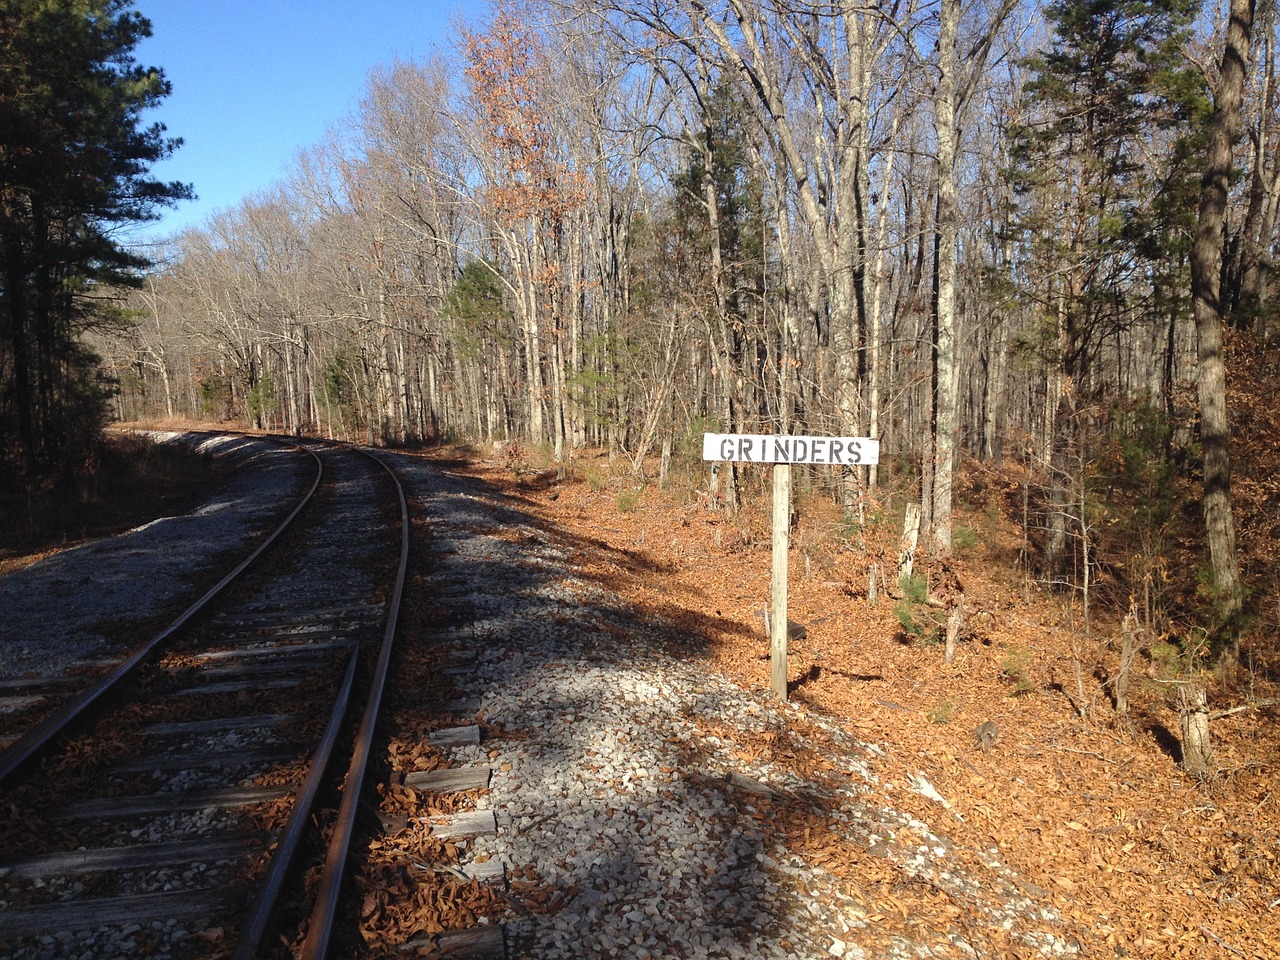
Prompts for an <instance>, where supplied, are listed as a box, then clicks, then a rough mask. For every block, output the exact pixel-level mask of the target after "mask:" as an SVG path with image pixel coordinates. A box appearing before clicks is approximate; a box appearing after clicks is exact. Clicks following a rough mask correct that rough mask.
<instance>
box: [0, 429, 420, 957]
mask: <svg viewBox="0 0 1280 960" xmlns="http://www.w3.org/2000/svg"><path fill="white" fill-rule="evenodd" d="M311 455H312V456H313V457H314V458H315V462H316V478H315V482H314V484H313V486H312V487H311V490H310V491H309V492H308V494H307V496H306V497H305V498H304V499H303V501H301V502H299V503H298V505H297V507H296V508H295V509H294V510H293V512H292V513H290V514H289V517H288V519H287V520H286V521H285V523H284V524H282V525H281V527H280V528H279V529H278V530H277V531H276V532H275V533H273V534H272V535H271V536H270V538H269V539H268V541H267V542H265V543H264V544H263V546H262V547H261V548H260V549H259V550H258V551H257V552H255V554H254V555H253V557H251V558H249V560H247V561H246V562H245V563H243V564H241V565H239V566H238V567H237V568H236V569H235V570H233V571H232V572H230V573H229V574H228V575H227V576H226V577H225V578H224V579H223V580H222V581H221V582H220V583H219V584H218V585H217V587H215V588H214V589H213V590H211V591H209V593H208V594H206V595H205V596H204V597H202V598H201V600H200V601H199V602H198V603H196V604H195V605H193V606H192V607H191V608H189V609H188V610H187V611H186V612H184V613H183V614H182V615H181V616H180V617H179V618H178V619H177V621H175V622H174V623H173V624H171V625H170V626H169V627H168V628H166V629H165V630H163V631H161V632H160V633H159V634H158V635H157V636H156V637H154V638H152V639H151V640H150V641H149V642H147V643H146V644H143V645H142V646H140V647H139V648H138V649H137V650H136V651H135V652H134V653H133V654H132V655H131V656H130V657H128V658H127V659H126V660H125V662H124V663H122V664H121V665H120V666H119V667H118V668H116V669H114V670H112V671H111V672H110V673H109V674H108V675H107V676H105V677H103V678H102V679H100V680H98V681H96V682H94V683H93V684H92V686H91V687H90V688H89V689H88V690H86V691H84V692H83V693H81V694H80V695H78V696H75V697H72V698H70V699H69V700H68V701H66V702H65V703H64V704H63V705H62V707H61V708H60V709H59V710H58V711H57V712H56V713H55V714H54V715H52V716H49V717H47V718H45V719H44V720H42V721H41V722H39V723H38V724H36V725H35V726H34V727H33V728H32V729H31V730H29V731H28V732H27V734H26V735H24V736H22V737H20V738H19V739H18V740H17V741H16V742H14V743H13V744H11V745H10V746H9V747H8V748H7V749H5V750H4V751H2V752H0V834H2V835H3V836H4V837H5V847H4V850H3V852H0V955H3V956H6V957H13V958H32V960H34V958H44V957H82V956H83V957H107V956H132V955H141V956H160V957H165V956H168V957H179V956H181V957H188V956H191V957H197V956H199V957H204V956H208V957H215V956H216V957H224V956H232V957H236V958H249V957H254V956H258V955H260V954H262V953H263V952H265V950H266V949H267V947H268V945H269V941H270V939H271V937H272V935H273V934H274V933H278V931H277V927H279V928H280V929H281V930H284V929H285V928H287V927H288V926H289V925H293V926H294V927H300V928H303V929H305V933H303V934H294V935H290V934H288V933H287V932H286V933H284V937H285V939H292V940H295V941H296V942H299V943H300V944H301V945H302V946H301V950H302V955H304V956H309V957H323V956H325V955H326V953H327V952H328V944H329V939H330V936H331V933H332V928H333V920H332V918H333V917H334V916H335V915H336V911H337V908H338V904H339V899H340V897H339V891H340V889H341V887H342V878H343V866H344V863H345V861H346V857H347V847H348V844H349V843H350V839H351V837H352V835H353V832H354V825H355V820H356V812H357V809H358V804H359V793H360V786H361V784H362V783H363V781H364V778H365V773H366V771H367V768H368V765H369V758H370V755H371V751H372V741H373V735H374V729H375V724H376V720H377V714H378V710H379V707H380V703H381V698H382V693H381V691H382V687H383V684H384V682H385V678H386V674H387V672H388V668H389V664H390V656H391V641H392V639H393V637H394V634H395V631H396V625H397V618H398V611H399V605H400V600H401V596H402V591H403V584H404V576H405V568H406V564H407V559H408V544H409V531H408V516H407V507H406V501H405V497H404V494H403V491H402V490H401V488H400V485H399V482H398V480H396V478H395V476H394V474H393V473H392V472H391V471H390V469H389V468H387V467H386V466H385V465H384V464H383V463H382V462H381V461H377V460H375V459H373V458H371V457H369V456H367V455H364V454H361V453H358V452H356V451H353V450H346V449H342V448H333V447H320V446H317V447H316V448H314V449H313V450H312V451H311ZM52 686H56V684H55V685H52ZM357 727H358V729H354V732H353V728H357ZM316 824H322V825H323V827H324V829H323V831H322V832H321V831H319V830H318V829H317V827H316ZM303 858H306V859H307V861H308V862H309V864H310V865H311V866H312V873H311V875H310V876H309V877H308V880H309V881H310V882H308V883H307V884H306V887H307V891H306V895H305V896H304V895H302V894H301V892H300V891H301V888H302V887H303V884H302V883H301V882H299V880H298V870H299V861H300V860H301V859H303Z"/></svg>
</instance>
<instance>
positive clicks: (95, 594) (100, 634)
mask: <svg viewBox="0 0 1280 960" xmlns="http://www.w3.org/2000/svg"><path fill="white" fill-rule="evenodd" d="M151 436H152V437H153V438H154V440H155V442H157V443H181V444H186V445H188V446H190V447H191V448H192V449H194V450H195V451H197V452H198V453H201V454H203V455H207V456H210V457H218V458H231V459H232V460H233V461H234V462H236V463H237V464H238V467H239V469H238V470H237V472H236V475H235V477H234V479H232V480H231V481H230V482H229V483H227V484H226V485H225V486H224V487H223V488H222V489H220V490H219V491H217V492H216V493H215V494H214V495H213V496H212V497H210V498H209V499H208V500H207V501H206V502H205V503H204V505H203V506H201V507H200V509H199V510H196V511H194V512H193V513H190V514H186V515H183V516H177V517H162V518H159V519H156V520H153V521H152V522H150V523H148V524H145V525H143V526H140V527H138V528H136V529H134V530H130V531H128V532H127V533H124V534H121V535H119V536H115V537H106V538H103V539H101V540H96V541H93V542H90V543H86V544H83V545H80V546H77V547H74V548H72V549H69V550H64V551H62V552H59V553H56V554H53V555H52V556H49V557H46V558H45V559H43V560H40V561H39V562H37V563H34V564H32V565H31V566H29V567H25V568H23V569H21V570H17V571H15V572H13V573H10V574H8V575H7V576H4V577H0V610H3V611H4V614H3V616H2V617H0V679H14V678H20V677H43V676H52V675H55V674H61V673H66V672H68V671H71V670H74V669H76V668H82V669H88V670H91V669H93V668H94V667H95V666H96V661H99V660H112V659H118V658H119V657H120V656H121V655H122V654H124V653H125V652H127V651H129V650H132V649H133V648H134V647H136V646H137V645H138V644H139V643H140V642H142V641H143V640H145V639H146V636H144V635H142V627H143V625H144V624H149V623H151V622H152V621H155V620H156V619H157V618H162V617H164V616H166V615H169V614H171V615H172V616H177V614H178V613H180V612H181V611H182V610H183V609H185V608H186V606H188V605H189V604H190V603H192V602H194V601H195V600H196V599H197V598H198V597H199V596H200V593H201V592H202V588H205V587H207V586H208V584H207V583H206V581H207V580H208V579H209V575H210V574H212V573H218V574H219V575H220V574H221V573H222V572H225V571H223V570H222V562H221V561H220V560H219V558H220V557H223V556H226V555H228V554H235V553H236V552H238V551H240V552H243V551H244V550H245V549H246V548H247V547H250V546H252V541H253V539H254V537H255V536H256V535H257V534H258V533H259V532H260V531H261V530H263V529H264V528H265V527H266V526H267V524H268V523H269V522H270V521H271V519H272V518H273V517H274V516H275V515H276V514H277V513H278V511H279V509H280V506H281V502H282V500H283V499H285V498H288V497H290V496H291V495H292V494H294V493H295V491H296V492H297V493H299V494H300V493H301V491H302V483H303V480H304V477H303V471H304V470H305V469H307V468H309V464H310V461H309V460H308V461H306V462H305V463H304V462H303V461H302V458H299V457H298V455H297V454H296V453H294V452H291V451H289V450H288V449H287V448H284V447H282V446H281V445H280V444H278V443H272V442H269V441H267V440H260V439H256V438H252V437H238V436H222V435H207V434H194V433H159V432H156V433H153V434H151Z"/></svg>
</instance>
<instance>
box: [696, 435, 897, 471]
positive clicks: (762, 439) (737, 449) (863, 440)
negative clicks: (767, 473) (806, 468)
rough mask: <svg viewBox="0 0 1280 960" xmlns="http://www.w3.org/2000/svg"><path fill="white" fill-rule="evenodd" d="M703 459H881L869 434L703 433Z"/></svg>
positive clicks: (856, 463) (850, 463)
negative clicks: (804, 435) (820, 435)
mask: <svg viewBox="0 0 1280 960" xmlns="http://www.w3.org/2000/svg"><path fill="white" fill-rule="evenodd" d="M702 459H703V460H732V461H735V462H738V463H831V464H837V465H840V466H845V467H860V466H866V465H867V464H871V463H879V462H880V441H879V440H872V439H870V438H869V437H778V436H770V435H769V434H762V433H704V434H703V435H702Z"/></svg>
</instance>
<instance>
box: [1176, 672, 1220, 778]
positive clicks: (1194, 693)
mask: <svg viewBox="0 0 1280 960" xmlns="http://www.w3.org/2000/svg"><path fill="white" fill-rule="evenodd" d="M1178 715H1179V718H1180V720H1181V722H1182V769H1183V770H1185V771H1186V772H1187V773H1189V774H1191V775H1192V776H1193V777H1206V776H1208V775H1209V774H1210V773H1212V772H1213V743H1212V741H1211V740H1210V738H1209V698H1208V695H1207V694H1206V693H1205V692H1204V688H1203V687H1201V686H1200V685H1199V684H1198V683H1187V684H1183V685H1182V686H1180V687H1178Z"/></svg>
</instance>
